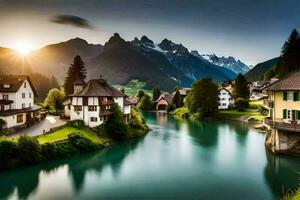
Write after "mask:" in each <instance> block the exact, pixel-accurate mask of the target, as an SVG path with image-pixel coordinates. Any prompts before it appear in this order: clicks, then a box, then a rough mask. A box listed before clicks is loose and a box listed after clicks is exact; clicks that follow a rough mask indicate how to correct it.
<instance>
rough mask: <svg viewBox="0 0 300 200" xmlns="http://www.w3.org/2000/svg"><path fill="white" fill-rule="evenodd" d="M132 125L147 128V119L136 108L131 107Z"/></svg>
mask: <svg viewBox="0 0 300 200" xmlns="http://www.w3.org/2000/svg"><path fill="white" fill-rule="evenodd" d="M130 125H131V126H132V127H137V128H145V125H146V123H145V120H144V119H143V117H142V116H141V115H140V113H139V112H138V111H137V110H136V109H135V108H133V109H131V120H130Z"/></svg>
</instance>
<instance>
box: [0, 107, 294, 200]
mask: <svg viewBox="0 0 300 200" xmlns="http://www.w3.org/2000/svg"><path fill="white" fill-rule="evenodd" d="M144 116H145V118H146V121H147V123H148V124H150V126H151V129H152V132H151V133H150V134H149V135H148V136H146V137H145V138H142V139H139V140H133V141H129V142H126V143H122V144H118V145H115V146H114V147H111V148H108V149H105V150H103V151H100V152H97V153H90V154H84V155H80V156H78V157H72V158H69V159H64V160H58V161H53V162H48V163H43V164H40V165H36V166H32V167H28V168H22V169H17V170H11V171H7V172H2V173H0V199H6V198H15V199H26V198H28V199H44V198H48V199H100V198H103V199H107V198H113V199H125V198H127V199H134V198H136V199H139V198H140V199H141V198H148V199H153V198H154V197H155V198H161V199H162V198H164V199H166V198H167V199H174V198H177V199H191V198H195V197H196V198H197V197H203V198H205V199H241V198H243V199H264V200H266V199H274V198H278V197H280V196H281V195H282V191H283V187H284V188H294V187H296V186H297V185H298V181H299V177H300V176H299V170H300V161H299V158H293V157H287V156H275V155H273V154H270V153H268V152H266V151H265V148H264V136H263V135H261V134H258V133H257V132H256V131H255V130H252V129H249V128H248V127H247V126H246V125H244V124H241V123H238V122H231V121H214V120H207V121H202V122H192V121H182V120H177V119H174V118H172V117H169V118H168V116H167V115H165V114H157V113H144ZM182 185H184V190H183V189H181V187H182ZM216 188H217V189H218V191H217V192H216ZM53 193H57V194H55V195H53Z"/></svg>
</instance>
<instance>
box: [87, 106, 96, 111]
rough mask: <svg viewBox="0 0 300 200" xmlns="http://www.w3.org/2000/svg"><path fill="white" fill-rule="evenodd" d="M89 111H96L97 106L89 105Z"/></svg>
mask: <svg viewBox="0 0 300 200" xmlns="http://www.w3.org/2000/svg"><path fill="white" fill-rule="evenodd" d="M89 111H97V106H89Z"/></svg>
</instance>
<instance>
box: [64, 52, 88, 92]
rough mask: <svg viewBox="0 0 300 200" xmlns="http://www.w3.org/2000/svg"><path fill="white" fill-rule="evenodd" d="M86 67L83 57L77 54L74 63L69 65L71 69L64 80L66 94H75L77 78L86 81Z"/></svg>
mask: <svg viewBox="0 0 300 200" xmlns="http://www.w3.org/2000/svg"><path fill="white" fill-rule="evenodd" d="M86 73H87V72H86V69H85V67H84V62H83V61H82V60H81V57H80V56H79V55H77V56H75V58H74V60H73V64H71V66H70V67H69V70H68V72H67V76H66V78H65V82H64V89H65V93H66V95H70V94H73V92H74V89H73V83H74V81H76V80H77V79H79V80H81V81H85V79H86Z"/></svg>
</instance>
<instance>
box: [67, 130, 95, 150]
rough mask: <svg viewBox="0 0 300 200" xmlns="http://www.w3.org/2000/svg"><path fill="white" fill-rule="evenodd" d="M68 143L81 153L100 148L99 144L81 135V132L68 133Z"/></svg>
mask: <svg viewBox="0 0 300 200" xmlns="http://www.w3.org/2000/svg"><path fill="white" fill-rule="evenodd" d="M68 143H69V144H70V145H72V146H73V147H74V148H76V149H77V150H79V152H81V153H85V152H89V151H95V150H97V149H99V145H96V144H95V143H93V142H92V141H91V140H90V139H88V138H86V137H83V136H81V135H80V133H71V134H70V135H68Z"/></svg>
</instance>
